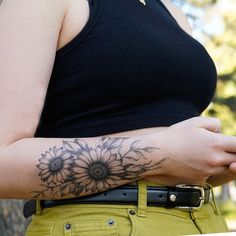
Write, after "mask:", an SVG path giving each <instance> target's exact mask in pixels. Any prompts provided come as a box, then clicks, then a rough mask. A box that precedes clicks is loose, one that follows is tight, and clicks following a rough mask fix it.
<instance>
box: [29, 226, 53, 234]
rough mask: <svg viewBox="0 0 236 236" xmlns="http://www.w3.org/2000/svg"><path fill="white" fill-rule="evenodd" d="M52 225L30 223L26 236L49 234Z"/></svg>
mask: <svg viewBox="0 0 236 236" xmlns="http://www.w3.org/2000/svg"><path fill="white" fill-rule="evenodd" d="M52 230H53V225H33V224H30V225H29V227H28V229H27V232H26V236H51V235H52Z"/></svg>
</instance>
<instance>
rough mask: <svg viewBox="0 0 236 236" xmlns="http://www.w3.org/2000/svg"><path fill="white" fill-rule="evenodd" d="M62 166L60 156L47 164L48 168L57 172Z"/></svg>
mask: <svg viewBox="0 0 236 236" xmlns="http://www.w3.org/2000/svg"><path fill="white" fill-rule="evenodd" d="M62 168H63V159H62V158H61V157H56V158H53V159H52V160H51V162H50V164H49V170H50V171H52V172H57V171H59V170H61V169H62Z"/></svg>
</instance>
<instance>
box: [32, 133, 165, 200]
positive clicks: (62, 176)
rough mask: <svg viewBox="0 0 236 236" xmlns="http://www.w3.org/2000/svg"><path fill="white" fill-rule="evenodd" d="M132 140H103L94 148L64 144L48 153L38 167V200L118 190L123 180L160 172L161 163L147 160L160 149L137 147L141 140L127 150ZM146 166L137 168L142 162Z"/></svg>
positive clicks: (81, 143)
mask: <svg viewBox="0 0 236 236" xmlns="http://www.w3.org/2000/svg"><path fill="white" fill-rule="evenodd" d="M128 139H129V138H123V137H122V138H120V137H119V138H117V137H115V138H109V137H103V138H101V139H100V140H99V142H98V144H97V145H96V146H95V147H91V146H89V145H88V143H86V142H85V141H83V140H81V139H75V140H73V141H63V146H62V147H60V148H57V147H52V148H49V150H48V151H45V153H43V154H42V155H41V158H40V159H39V160H38V161H39V164H37V165H36V167H37V169H39V176H40V179H41V181H42V185H41V186H42V189H43V190H41V191H35V192H34V193H35V198H45V197H46V198H55V197H57V198H62V197H66V196H71V195H72V196H74V197H78V196H80V195H82V194H93V193H97V192H101V191H105V190H109V189H111V188H114V187H116V186H119V182H120V181H122V180H137V179H139V178H140V177H141V175H142V174H143V173H144V172H146V171H147V170H150V169H151V170H152V169H157V168H160V164H161V162H163V161H164V159H163V160H161V161H160V162H158V163H152V161H150V160H148V159H147V158H146V157H145V153H151V152H153V151H155V150H157V149H158V148H155V147H145V148H140V147H139V146H138V142H139V140H135V141H133V142H132V143H131V144H130V145H129V146H128V147H127V145H125V144H124V143H125V141H126V140H128ZM140 159H142V160H143V164H138V163H139V162H138V161H139V160H140Z"/></svg>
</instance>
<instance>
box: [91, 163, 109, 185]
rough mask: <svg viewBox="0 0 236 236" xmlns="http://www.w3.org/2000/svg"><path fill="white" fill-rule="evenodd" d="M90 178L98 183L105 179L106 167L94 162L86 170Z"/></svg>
mask: <svg viewBox="0 0 236 236" xmlns="http://www.w3.org/2000/svg"><path fill="white" fill-rule="evenodd" d="M88 174H89V176H90V178H92V179H94V180H96V181H98V180H103V179H106V178H107V177H108V175H109V170H108V167H107V165H106V164H105V163H101V162H94V163H92V164H91V165H90V166H89V168H88Z"/></svg>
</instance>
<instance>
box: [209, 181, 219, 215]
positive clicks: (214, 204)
mask: <svg viewBox="0 0 236 236" xmlns="http://www.w3.org/2000/svg"><path fill="white" fill-rule="evenodd" d="M207 186H208V187H210V190H211V196H212V202H213V206H214V213H215V214H216V215H219V209H218V207H217V204H216V199H215V194H214V190H213V187H212V186H211V185H210V184H207Z"/></svg>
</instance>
